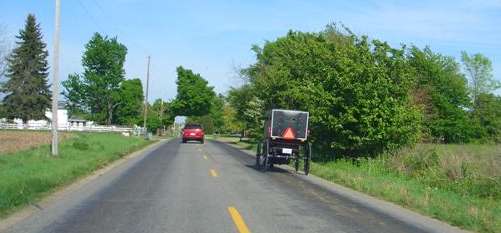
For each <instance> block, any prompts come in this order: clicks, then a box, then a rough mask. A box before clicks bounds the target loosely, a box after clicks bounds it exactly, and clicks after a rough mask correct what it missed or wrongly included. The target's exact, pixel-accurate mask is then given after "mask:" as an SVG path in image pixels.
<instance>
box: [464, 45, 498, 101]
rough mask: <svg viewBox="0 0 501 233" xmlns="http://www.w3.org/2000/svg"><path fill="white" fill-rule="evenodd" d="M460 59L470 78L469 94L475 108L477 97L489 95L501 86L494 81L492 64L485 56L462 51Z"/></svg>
mask: <svg viewBox="0 0 501 233" xmlns="http://www.w3.org/2000/svg"><path fill="white" fill-rule="evenodd" d="M461 59H462V61H463V64H464V67H465V69H466V72H467V74H468V76H469V78H470V92H471V96H472V99H473V104H474V108H476V106H477V99H478V96H479V95H481V94H489V93H490V92H492V91H494V90H496V89H498V88H500V87H501V84H500V82H499V81H497V80H495V79H494V77H493V75H492V62H491V61H490V60H489V58H487V57H486V56H484V55H482V54H480V53H476V54H472V55H469V54H468V53H466V52H465V51H463V52H461Z"/></svg>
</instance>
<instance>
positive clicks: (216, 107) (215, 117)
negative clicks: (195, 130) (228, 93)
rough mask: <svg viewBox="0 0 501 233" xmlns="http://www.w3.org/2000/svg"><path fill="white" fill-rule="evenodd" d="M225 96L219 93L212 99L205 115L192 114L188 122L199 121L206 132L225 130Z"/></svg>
mask: <svg viewBox="0 0 501 233" xmlns="http://www.w3.org/2000/svg"><path fill="white" fill-rule="evenodd" d="M223 107H224V96H222V95H217V96H214V98H213V99H212V101H211V104H210V109H209V112H208V113H207V114H206V115H203V116H190V117H188V119H187V122H188V123H198V124H201V125H202V127H204V130H205V133H207V134H213V133H222V132H223V131H224V123H225V122H224V117H223V116H224V112H223V110H224V109H223Z"/></svg>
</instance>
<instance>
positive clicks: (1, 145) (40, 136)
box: [0, 130, 71, 155]
mask: <svg viewBox="0 0 501 233" xmlns="http://www.w3.org/2000/svg"><path fill="white" fill-rule="evenodd" d="M59 135H60V138H59V140H60V141H62V140H65V139H67V138H69V137H71V133H66V132H61V133H59ZM50 142H51V133H50V132H49V131H32V130H0V155H3V154H8V153H13V152H16V151H21V150H27V149H32V148H36V147H38V146H40V145H44V144H50Z"/></svg>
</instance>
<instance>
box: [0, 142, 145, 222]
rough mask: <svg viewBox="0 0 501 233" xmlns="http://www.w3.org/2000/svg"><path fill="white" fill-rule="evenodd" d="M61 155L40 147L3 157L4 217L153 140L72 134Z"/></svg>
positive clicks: (0, 206)
mask: <svg viewBox="0 0 501 233" xmlns="http://www.w3.org/2000/svg"><path fill="white" fill-rule="evenodd" d="M72 135H73V136H72V137H71V138H68V139H66V140H63V141H62V143H61V144H60V148H59V153H60V154H59V156H57V157H52V156H50V146H49V145H48V144H45V145H40V146H38V147H37V148H34V149H28V150H22V151H18V152H14V153H10V154H6V155H4V156H0V217H5V216H6V215H8V214H9V213H11V212H12V211H13V210H15V209H17V208H19V207H22V206H24V205H26V204H28V203H33V202H35V201H36V200H38V199H39V198H41V197H43V196H44V195H46V194H47V193H50V192H52V191H54V190H55V189H56V188H58V187H60V186H63V185H66V184H69V183H71V182H73V181H75V180H76V179H77V178H79V177H82V176H85V175H87V174H90V173H91V172H93V171H94V170H97V169H99V168H101V167H103V166H105V165H106V164H108V163H110V162H111V161H113V160H116V159H119V158H121V157H123V156H124V155H127V154H129V153H131V152H133V151H135V150H138V149H140V148H142V147H145V146H146V145H148V144H150V143H152V142H153V141H146V140H144V139H143V138H142V137H124V136H122V135H120V134H116V133H72Z"/></svg>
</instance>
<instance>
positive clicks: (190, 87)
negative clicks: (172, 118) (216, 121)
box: [171, 66, 216, 116]
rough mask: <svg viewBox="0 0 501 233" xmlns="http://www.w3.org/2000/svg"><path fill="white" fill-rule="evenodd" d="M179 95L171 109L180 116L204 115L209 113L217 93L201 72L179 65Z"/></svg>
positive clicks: (177, 82)
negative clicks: (197, 72)
mask: <svg viewBox="0 0 501 233" xmlns="http://www.w3.org/2000/svg"><path fill="white" fill-rule="evenodd" d="M176 84H177V95H176V99H174V100H173V101H172V103H171V110H172V112H173V113H174V114H175V115H178V116H203V115H207V114H208V113H209V110H210V109H211V105H212V101H213V100H214V98H215V96H216V94H215V92H214V90H213V89H214V87H211V86H209V85H208V82H207V80H205V79H203V78H202V76H200V74H196V73H193V71H191V70H190V69H185V68H183V67H182V66H179V67H177V81H176Z"/></svg>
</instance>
